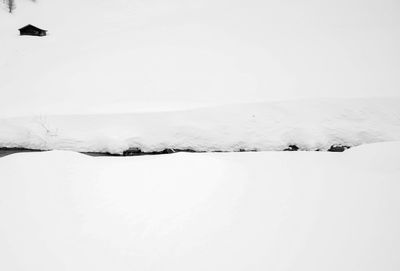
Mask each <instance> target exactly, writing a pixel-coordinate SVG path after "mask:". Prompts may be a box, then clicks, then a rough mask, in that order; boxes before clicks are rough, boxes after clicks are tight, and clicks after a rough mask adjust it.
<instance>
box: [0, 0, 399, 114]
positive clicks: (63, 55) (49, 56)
mask: <svg viewBox="0 0 400 271" xmlns="http://www.w3.org/2000/svg"><path fill="white" fill-rule="evenodd" d="M16 2H17V3H16V4H17V9H16V11H15V13H14V14H12V15H9V14H8V13H6V12H5V11H1V10H0V116H3V117H4V116H18V115H19V116H20V115H31V114H33V115H38V114H60V113H64V114H69V113H82V114H86V113H93V114H95V113H101V111H102V110H108V109H109V108H117V109H118V110H119V111H124V112H127V113H130V112H132V111H133V110H134V111H139V110H149V109H150V110H152V109H157V110H160V108H161V109H162V110H165V109H168V110H170V109H171V108H173V109H181V108H192V107H197V106H199V105H202V106H203V105H210V104H212V105H215V104H227V103H241V102H262V101H270V100H284V99H296V98H318V97H331V96H333V97H346V98H348V97H372V96H397V97H398V96H399V94H400V93H399V89H400V76H399V72H400V53H399V50H398V48H399V47H400V16H398V14H399V11H400V5H399V2H398V1H390V0H369V1H361V0H337V1H320V0H302V1H265V0H233V1H232V0H229V1H228V0H197V1H185V0H169V1H163V0H146V1H144V0H113V1H108V0H85V1H81V0H38V1H36V3H33V2H32V1H30V0H16ZM28 23H31V24H35V25H37V26H39V27H42V28H44V29H47V30H48V31H49V36H48V37H45V38H36V37H26V36H25V37H19V36H18V31H17V29H18V28H20V27H22V26H24V25H26V24H28Z"/></svg>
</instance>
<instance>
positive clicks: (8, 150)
mask: <svg viewBox="0 0 400 271" xmlns="http://www.w3.org/2000/svg"><path fill="white" fill-rule="evenodd" d="M40 151H42V150H34V149H26V148H4V147H3V148H0V157H3V156H7V155H10V154H14V153H20V152H40Z"/></svg>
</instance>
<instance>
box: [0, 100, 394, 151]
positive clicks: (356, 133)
mask: <svg viewBox="0 0 400 271" xmlns="http://www.w3.org/2000/svg"><path fill="white" fill-rule="evenodd" d="M394 140H400V99H350V100H340V99H337V100H314V101H296V102H295V101H293V102H274V103H273V102H270V103H257V104H238V105H229V106H219V107H212V108H202V109H196V110H187V111H175V112H173V111H172V112H153V113H148V112H147V113H132V114H103V115H64V116H46V115H43V116H37V117H25V118H8V119H0V146H1V147H23V148H32V149H42V150H51V149H57V150H74V151H80V152H109V153H122V152H123V151H125V150H128V149H132V148H137V149H140V150H142V151H143V152H154V151H162V150H164V149H180V150H185V149H190V150H194V151H239V150H247V151H251V150H253V151H264V150H283V149H285V148H287V147H288V146H289V145H296V146H298V147H299V148H300V150H327V149H328V148H329V147H330V146H332V145H335V144H340V145H347V146H357V145H361V144H365V143H373V142H382V141H394Z"/></svg>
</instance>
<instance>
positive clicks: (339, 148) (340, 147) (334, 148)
mask: <svg viewBox="0 0 400 271" xmlns="http://www.w3.org/2000/svg"><path fill="white" fill-rule="evenodd" d="M349 148H350V146H346V145H332V146H331V147H330V148H329V149H328V151H330V152H344V151H345V150H347V149H349Z"/></svg>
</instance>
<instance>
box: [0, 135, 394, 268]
mask: <svg viewBox="0 0 400 271" xmlns="http://www.w3.org/2000/svg"><path fill="white" fill-rule="evenodd" d="M398 161H400V143H399V142H394V143H379V144H373V145H365V146H362V147H357V148H353V149H351V150H349V151H346V152H344V153H325V152H296V153H293V152H291V153H287V152H258V153H225V154H206V153H204V154H188V153H179V154H173V155H167V156H146V157H131V158H118V157H111V158H110V157H108V158H104V157H101V158H93V157H88V156H85V155H82V154H78V153H73V152H66V151H52V152H44V153H30V154H14V155H10V156H7V157H4V158H0V172H1V178H0V217H1V223H0V255H1V261H0V269H1V270H41V271H53V270H75V271H80V270H82V271H86V270H98V271H102V270H120V271H124V270H149V271H151V270H171V271H172V270H174V271H183V270H185V271H186V270H218V271H220V270H231V271H235V270H276V271H278V270H285V271H289V270H293V271H313V270H315V271H320V270H326V271H329V270H331V271H337V270H342V271H354V270H363V271H376V270H385V271H397V270H399V269H400V258H399V257H398V255H399V251H400V230H399V229H400V212H399V208H400V197H399V193H400V182H399V180H400V178H399V177H400V164H399V163H398Z"/></svg>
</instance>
